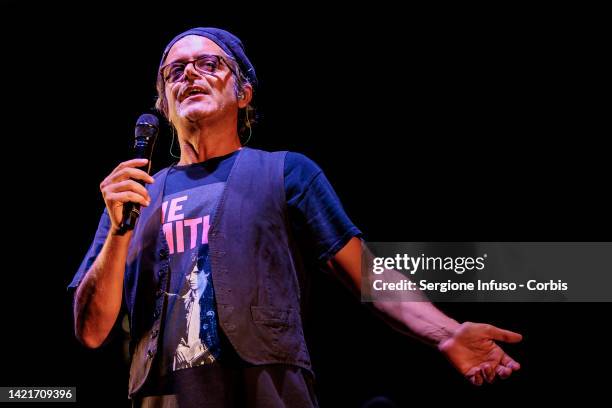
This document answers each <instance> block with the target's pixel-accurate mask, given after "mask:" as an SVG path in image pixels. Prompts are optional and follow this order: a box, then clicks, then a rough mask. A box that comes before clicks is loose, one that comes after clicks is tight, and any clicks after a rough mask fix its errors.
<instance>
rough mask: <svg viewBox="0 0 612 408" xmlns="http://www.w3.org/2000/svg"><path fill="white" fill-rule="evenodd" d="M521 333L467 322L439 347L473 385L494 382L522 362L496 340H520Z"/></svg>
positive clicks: (514, 341) (506, 375)
mask: <svg viewBox="0 0 612 408" xmlns="http://www.w3.org/2000/svg"><path fill="white" fill-rule="evenodd" d="M521 339H522V336H521V335H520V334H518V333H514V332H511V331H509V330H504V329H499V328H497V327H495V326H492V325H490V324H481V323H471V322H465V323H463V324H461V325H460V326H459V328H458V329H457V330H456V331H455V332H454V334H453V335H452V336H451V337H449V338H448V339H446V340H444V341H442V342H441V343H440V344H439V346H438V348H439V350H440V351H441V352H442V353H443V354H444V355H445V357H446V358H447V359H448V360H449V361H450V362H451V363H452V364H453V366H455V368H456V369H457V370H459V372H460V373H461V374H463V375H464V376H465V377H466V378H467V379H468V380H469V381H470V382H471V383H472V384H474V385H481V384H482V383H483V381H487V382H492V381H493V380H494V379H495V377H496V376H498V377H500V378H508V377H509V376H510V375H511V374H512V373H513V372H514V371H517V370H518V369H520V367H521V366H520V364H519V363H517V362H516V361H514V360H513V359H512V358H510V356H508V355H507V354H506V353H505V352H504V350H502V348H501V347H499V346H498V345H497V344H496V343H495V341H496V340H497V341H503V342H506V343H518V342H519V341H521Z"/></svg>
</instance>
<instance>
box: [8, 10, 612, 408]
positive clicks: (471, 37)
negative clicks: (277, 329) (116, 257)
mask: <svg viewBox="0 0 612 408" xmlns="http://www.w3.org/2000/svg"><path fill="white" fill-rule="evenodd" d="M0 4H1V5H0V12H1V15H2V17H1V18H0V19H1V20H0V21H1V22H2V39H3V40H2V55H3V57H2V81H1V83H2V85H1V87H2V88H1V89H2V95H3V98H2V99H3V102H4V104H3V106H2V118H3V126H2V129H3V132H2V133H3V134H2V141H3V143H4V148H3V150H4V151H3V159H4V160H3V173H4V174H3V182H4V194H3V200H2V201H3V208H4V211H3V212H4V214H5V215H4V222H3V227H4V238H5V239H4V242H5V244H4V250H5V254H4V257H3V259H4V268H2V269H3V272H4V273H3V279H2V282H3V283H2V287H3V289H2V293H3V296H2V301H3V305H2V313H3V317H2V322H3V328H2V355H1V359H2V363H1V367H2V368H1V372H2V374H1V375H2V377H1V379H0V385H4V386H20V385H21V386H36V385H64V386H76V387H77V389H78V391H77V395H78V399H79V402H80V404H81V405H83V406H93V405H103V406H126V405H129V403H128V402H127V400H126V398H125V396H126V394H127V371H126V368H125V366H124V363H123V360H122V350H121V348H122V344H121V343H120V342H119V341H114V342H112V343H110V344H109V345H107V346H105V347H103V348H102V349H98V350H94V351H91V350H85V349H84V348H82V347H81V346H80V345H79V344H78V343H77V342H76V340H75V339H74V338H73V333H72V315H71V309H70V299H69V298H68V297H67V295H66V285H67V284H68V283H69V281H70V280H71V278H72V275H73V274H74V272H75V271H76V269H77V267H78V265H79V262H80V260H81V258H82V256H83V255H84V253H85V251H86V249H87V247H88V246H89V243H90V240H91V238H92V235H93V232H94V231H95V228H96V225H97V221H98V217H99V214H100V212H101V211H102V209H103V201H102V199H101V196H100V194H99V190H98V184H99V182H100V181H101V180H102V179H103V178H104V177H105V175H106V174H108V173H109V172H110V170H111V169H112V168H113V167H115V166H116V164H117V163H118V162H120V161H123V160H125V159H127V158H129V154H130V152H129V151H130V144H131V142H132V134H133V126H134V122H135V120H136V118H137V117H138V115H139V114H140V113H142V112H146V111H148V110H150V109H151V108H152V106H153V103H154V97H155V90H154V80H155V74H156V69H157V64H158V62H159V57H160V55H161V52H162V50H163V48H164V46H165V44H166V43H167V42H168V41H169V40H170V39H171V38H172V37H173V36H174V35H175V34H177V33H178V32H181V31H183V30H185V29H186V28H189V27H191V26H218V27H222V28H225V29H228V30H230V31H232V32H234V33H235V34H237V35H238V36H239V37H240V38H241V39H242V40H243V42H244V43H245V45H246V49H247V52H248V55H249V56H250V58H251V60H252V62H253V64H254V65H255V67H256V69H257V73H258V76H259V78H260V85H261V87H260V89H259V91H258V93H257V96H256V98H257V103H258V105H259V107H260V115H261V118H260V124H259V126H258V128H257V129H256V131H255V133H254V135H253V139H252V141H251V143H250V145H251V146H252V147H256V148H263V149H266V150H281V149H282V150H294V151H298V152H302V153H304V154H306V155H308V156H309V157H311V158H312V159H313V160H314V161H316V162H317V163H318V164H319V165H320V166H321V167H322V168H323V169H324V170H325V172H326V174H327V176H328V178H329V179H330V180H331V182H332V184H333V185H334V187H335V188H336V191H337V193H338V195H339V196H340V198H341V200H342V202H343V204H344V206H345V209H346V210H347V212H348V214H349V216H350V217H351V218H352V219H353V221H354V222H355V224H357V225H358V226H359V227H360V228H361V229H362V231H364V233H365V238H366V239H367V240H370V241H453V240H457V241H597V240H609V231H610V213H609V210H610V200H609V198H608V196H607V195H606V194H605V193H607V192H608V190H609V188H610V182H609V159H608V157H609V154H608V152H609V150H610V149H609V147H608V145H607V143H606V139H608V138H609V136H610V129H609V126H607V123H605V122H606V119H608V118H609V95H610V93H609V92H607V91H609V72H610V70H609V66H608V64H607V58H606V54H609V46H608V45H605V46H604V39H603V38H604V36H603V31H604V25H603V22H602V21H600V20H599V16H601V15H602V12H601V10H586V9H581V10H577V9H573V8H567V9H563V8H560V6H558V5H554V6H550V7H548V6H542V7H540V8H537V9H536V8H535V7H533V6H527V7H517V6H509V5H508V6H499V7H498V8H495V9H494V8H491V7H490V6H487V7H476V6H471V8H466V7H465V6H462V7H461V8H458V7H456V6H455V7H453V8H449V7H443V6H441V5H438V6H432V7H431V8H428V9H415V8H412V9H405V8H403V9H400V8H394V9H391V8H384V7H383V6H382V5H380V6H379V7H378V8H374V7H373V6H372V5H371V4H370V5H364V6H362V7H361V8H359V7H355V6H354V7H351V8H345V9H341V10H334V11H331V10H329V9H328V8H326V7H324V6H315V5H309V6H303V7H301V8H300V7H295V8H291V9H289V8H287V7H286V6H281V5H279V6H276V7H274V8H272V7H270V8H268V9H261V8H259V7H257V6H256V5H255V4H254V3H252V4H249V5H240V4H238V3H227V4H225V5H218V6H217V7H216V8H212V7H210V6H208V5H206V4H204V3H196V4H186V3H176V4H167V5H165V6H145V5H141V6H139V7H137V6H133V7H132V8H130V9H127V8H125V6H119V5H113V4H111V3H108V2H93V3H92V4H88V5H87V6H85V5H80V6H79V5H57V4H53V5H44V6H43V5H39V4H33V3H20V4H18V3H16V2H3V3H0ZM604 109H605V111H604ZM169 146H170V144H169V132H168V129H167V128H164V129H163V131H162V135H161V140H160V142H159V144H158V145H157V150H156V156H155V161H154V165H155V168H156V169H160V168H162V167H164V166H166V165H167V164H168V163H169V162H170V155H169V153H168V150H169ZM7 244H8V245H7ZM576 273H577V274H579V273H580V271H576ZM313 279H314V282H315V284H314V285H313V293H312V302H311V304H312V310H311V311H310V321H309V324H308V325H307V327H306V333H307V335H308V338H309V344H310V348H311V354H312V356H313V363H314V367H315V371H316V373H317V384H318V385H317V390H318V393H319V399H320V403H321V405H322V406H324V407H326V406H332V407H335V406H347V407H358V406H361V404H363V403H364V402H365V401H366V400H368V399H369V398H372V397H374V396H377V395H385V396H387V397H389V398H391V399H392V400H394V401H396V403H397V404H398V405H399V406H416V405H414V404H428V405H431V404H433V405H440V404H442V403H445V402H451V401H453V402H461V403H472V404H484V403H491V404H495V405H500V404H501V405H506V404H520V405H523V404H524V405H527V404H528V403H532V402H533V401H534V400H536V401H541V402H563V401H566V399H567V398H568V397H569V396H577V397H581V398H588V399H591V398H595V397H598V396H600V397H604V398H606V396H607V395H609V393H608V392H607V391H606V390H605V389H604V388H603V386H604V385H605V384H607V383H608V382H609V380H610V367H611V366H610V353H609V347H610V346H609V343H610V340H609V337H608V330H607V328H608V326H609V322H610V318H609V316H610V309H611V308H610V305H609V304H602V303H599V304H595V303H593V304H588V303H581V304H578V303H573V304H561V303H556V304H542V303H517V304H494V303H487V304H475V303H472V304H441V305H439V306H440V307H441V308H442V309H443V310H445V311H447V312H448V313H449V314H451V315H452V316H453V317H455V318H456V319H458V320H460V321H464V320H471V321H484V322H489V323H492V324H495V325H499V326H501V327H504V328H508V329H512V330H515V331H518V332H521V333H523V334H524V341H523V343H521V344H519V345H512V346H508V347H507V351H508V352H509V353H510V354H511V355H513V356H514V357H515V358H516V359H517V360H518V361H520V362H521V363H522V365H523V368H522V370H521V372H520V373H518V374H517V375H516V376H514V377H513V378H511V379H509V380H506V381H505V382H499V383H496V384H493V385H489V386H486V387H482V388H475V387H472V386H471V385H469V384H468V383H467V382H466V381H465V380H463V379H462V378H461V376H459V375H458V374H457V373H456V372H454V371H453V369H452V368H451V367H450V365H448V364H447V363H446V362H445V361H444V360H443V358H442V357H441V356H440V355H439V354H438V353H437V352H436V351H435V350H434V349H431V348H428V347H427V346H424V345H421V344H419V343H418V342H416V341H414V340H412V339H410V338H406V337H404V336H403V335H400V334H398V333H396V332H394V331H392V330H391V329H389V328H388V327H387V326H385V325H384V323H382V322H380V321H379V320H377V319H376V318H374V317H373V316H372V315H370V313H369V312H368V311H367V310H366V309H365V308H364V307H362V306H361V305H359V303H358V302H357V301H356V300H355V299H354V298H353V297H352V295H351V294H350V293H349V292H348V291H347V290H346V289H345V288H344V287H343V286H342V285H341V284H340V283H339V282H337V281H336V280H335V279H333V278H331V277H329V276H326V275H322V274H317V275H315V276H314V277H313ZM606 399H607V400H609V397H607V398H606ZM73 405H74V404H73Z"/></svg>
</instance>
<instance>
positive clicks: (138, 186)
mask: <svg viewBox="0 0 612 408" xmlns="http://www.w3.org/2000/svg"><path fill="white" fill-rule="evenodd" d="M158 130H159V122H158V120H157V118H156V117H155V116H154V115H150V114H144V115H141V116H140V118H138V121H137V122H136V129H135V141H134V156H135V158H134V159H132V160H128V161H125V162H122V163H120V164H119V165H118V166H117V167H115V169H114V170H113V171H112V172H111V173H110V174H109V175H108V176H107V177H106V178H105V179H104V180H103V181H102V183H100V191H101V192H102V196H103V197H104V202H105V204H106V208H107V210H108V214H109V216H110V219H111V224H112V231H113V233H116V234H119V235H123V234H125V233H126V232H127V231H130V230H132V229H134V226H135V224H136V220H137V219H138V217H139V215H140V206H141V205H142V206H145V207H146V206H148V205H149V204H150V202H151V197H149V193H148V192H147V189H146V188H145V187H144V185H145V183H148V184H152V183H153V182H154V179H153V177H151V176H149V174H148V172H149V171H150V169H151V156H152V153H153V147H154V145H155V140H156V138H157V133H158Z"/></svg>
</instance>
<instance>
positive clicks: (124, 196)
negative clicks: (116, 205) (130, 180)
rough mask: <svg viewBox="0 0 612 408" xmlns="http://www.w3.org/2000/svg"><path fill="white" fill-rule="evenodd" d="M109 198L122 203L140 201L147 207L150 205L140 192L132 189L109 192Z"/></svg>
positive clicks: (139, 202)
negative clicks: (137, 192)
mask: <svg viewBox="0 0 612 408" xmlns="http://www.w3.org/2000/svg"><path fill="white" fill-rule="evenodd" d="M108 199H109V200H111V201H117V202H120V203H128V202H131V203H138V204H140V205H142V206H145V207H147V206H148V205H149V202H148V201H147V200H145V198H144V197H143V196H141V195H140V194H136V193H134V192H132V191H123V192H120V193H109V194H108Z"/></svg>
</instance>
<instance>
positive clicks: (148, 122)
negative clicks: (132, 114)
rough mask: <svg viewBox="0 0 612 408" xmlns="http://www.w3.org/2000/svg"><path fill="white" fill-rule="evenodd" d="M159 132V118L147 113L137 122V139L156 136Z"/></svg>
mask: <svg viewBox="0 0 612 408" xmlns="http://www.w3.org/2000/svg"><path fill="white" fill-rule="evenodd" d="M158 130H159V120H158V119H157V116H155V115H151V114H150V113H145V114H143V115H140V117H139V118H138V120H137V121H136V132H135V136H136V138H139V137H151V136H156V135H157V132H158Z"/></svg>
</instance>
